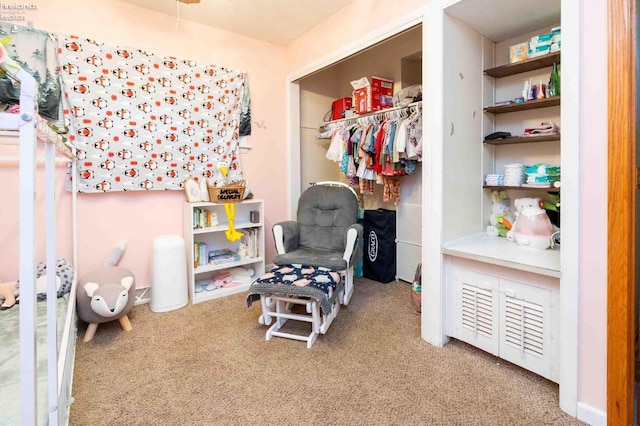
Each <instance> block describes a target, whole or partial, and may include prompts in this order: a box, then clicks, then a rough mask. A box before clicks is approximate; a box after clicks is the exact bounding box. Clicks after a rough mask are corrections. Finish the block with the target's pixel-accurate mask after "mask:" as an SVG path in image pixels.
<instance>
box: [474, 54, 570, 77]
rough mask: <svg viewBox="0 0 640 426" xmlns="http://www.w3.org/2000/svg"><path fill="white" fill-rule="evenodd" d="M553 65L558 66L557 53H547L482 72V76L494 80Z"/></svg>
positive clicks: (558, 55) (558, 58) (558, 56)
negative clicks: (494, 78)
mask: <svg viewBox="0 0 640 426" xmlns="http://www.w3.org/2000/svg"><path fill="white" fill-rule="evenodd" d="M553 64H560V52H559V51H558V52H554V53H549V54H548V55H544V56H539V57H537V58H532V59H527V60H525V61H520V62H516V63H513V64H507V65H502V66H499V67H495V68H489V69H486V70H484V74H485V75H488V76H491V77H496V78H501V77H508V76H510V75H516V74H521V73H524V72H527V71H534V70H537V69H540V68H545V67H550V66H552V65H553Z"/></svg>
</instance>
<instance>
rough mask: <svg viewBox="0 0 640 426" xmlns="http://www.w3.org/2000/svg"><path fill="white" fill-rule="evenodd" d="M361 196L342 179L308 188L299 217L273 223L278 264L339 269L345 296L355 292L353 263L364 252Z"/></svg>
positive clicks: (300, 206) (299, 206)
mask: <svg viewBox="0 0 640 426" xmlns="http://www.w3.org/2000/svg"><path fill="white" fill-rule="evenodd" d="M358 204H359V201H358V196H357V195H356V192H355V191H354V190H353V188H351V187H350V186H349V185H347V184H344V183H342V182H318V183H316V184H315V185H313V186H310V187H309V188H307V189H306V190H305V191H304V192H303V193H302V195H301V196H300V200H299V201H298V214H297V221H294V220H288V221H284V222H279V223H276V224H275V225H274V226H273V238H274V240H275V244H276V250H277V252H278V254H277V255H276V257H275V258H274V259H273V263H275V264H276V265H286V264H292V263H293V264H297V263H300V264H303V265H310V266H323V267H325V268H329V269H331V270H333V271H337V272H340V274H341V275H342V277H343V279H344V285H345V289H344V298H343V300H340V303H341V304H344V305H346V304H348V303H349V300H350V299H351V295H352V294H353V265H354V264H356V263H357V262H358V261H359V260H360V257H361V256H362V249H361V247H360V241H361V240H362V232H363V230H362V225H361V224H359V223H358V222H357V221H358Z"/></svg>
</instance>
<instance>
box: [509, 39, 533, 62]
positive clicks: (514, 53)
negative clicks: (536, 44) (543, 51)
mask: <svg viewBox="0 0 640 426" xmlns="http://www.w3.org/2000/svg"><path fill="white" fill-rule="evenodd" d="M525 59H529V42H526V41H525V42H523V43H518V44H514V45H513V46H509V63H510V64H514V63H516V62H520V61H524V60H525Z"/></svg>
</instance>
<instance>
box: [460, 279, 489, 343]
mask: <svg viewBox="0 0 640 426" xmlns="http://www.w3.org/2000/svg"><path fill="white" fill-rule="evenodd" d="M493 320H494V319H493V295H492V292H491V290H485V289H481V288H477V287H473V286H470V285H467V284H465V283H463V285H462V326H463V327H464V328H466V329H467V330H470V331H473V332H475V333H478V334H480V335H483V336H485V337H492V336H493V330H492V329H493Z"/></svg>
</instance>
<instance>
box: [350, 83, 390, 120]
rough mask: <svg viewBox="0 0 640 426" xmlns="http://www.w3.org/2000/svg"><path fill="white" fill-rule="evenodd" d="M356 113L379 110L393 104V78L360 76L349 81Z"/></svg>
mask: <svg viewBox="0 0 640 426" xmlns="http://www.w3.org/2000/svg"><path fill="white" fill-rule="evenodd" d="M351 87H353V105H354V108H355V112H356V114H365V113H368V112H372V111H379V110H381V109H385V108H391V107H392V106H393V80H391V79H388V78H383V77H376V76H372V77H371V83H369V79H368V78H367V77H362V78H360V79H358V80H354V81H352V82H351Z"/></svg>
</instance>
